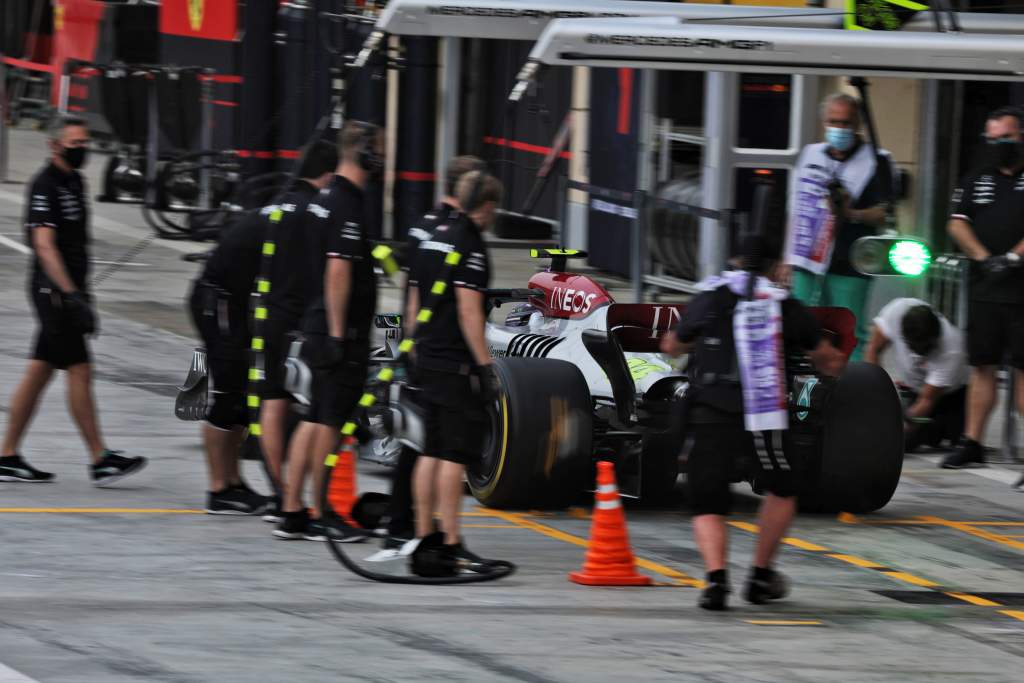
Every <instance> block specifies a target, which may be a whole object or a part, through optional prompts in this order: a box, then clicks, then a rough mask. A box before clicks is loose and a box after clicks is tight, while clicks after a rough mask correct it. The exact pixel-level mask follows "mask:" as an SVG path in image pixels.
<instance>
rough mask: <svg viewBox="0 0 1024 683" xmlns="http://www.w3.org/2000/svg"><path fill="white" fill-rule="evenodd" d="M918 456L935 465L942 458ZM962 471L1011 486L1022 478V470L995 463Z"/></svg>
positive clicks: (966, 468)
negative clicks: (996, 465)
mask: <svg viewBox="0 0 1024 683" xmlns="http://www.w3.org/2000/svg"><path fill="white" fill-rule="evenodd" d="M918 457H919V458H921V459H922V460H925V461H927V462H930V463H932V464H933V465H938V464H939V461H940V460H941V459H942V458H940V457H933V456H928V455H921V456H918ZM962 471H964V472H969V473H971V474H976V475H978V476H979V477H985V478H986V479H991V480H992V481H998V482H1000V483H1003V484H1007V485H1009V486H1013V485H1014V484H1016V483H1017V480H1019V479H1020V472H1016V471H1014V470H1008V469H1005V468H1002V467H995V466H994V465H989V466H988V467H965V468H963V470H962Z"/></svg>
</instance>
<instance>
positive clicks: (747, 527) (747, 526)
mask: <svg viewBox="0 0 1024 683" xmlns="http://www.w3.org/2000/svg"><path fill="white" fill-rule="evenodd" d="M729 525H730V526H734V527H736V528H737V529H743V530H744V531H749V532H750V533H752V534H756V533H757V532H758V531H759V529H758V526H757V525H756V524H751V523H750V522H729Z"/></svg>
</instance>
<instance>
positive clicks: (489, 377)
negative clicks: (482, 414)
mask: <svg viewBox="0 0 1024 683" xmlns="http://www.w3.org/2000/svg"><path fill="white" fill-rule="evenodd" d="M473 379H474V380H475V384H476V386H475V387H474V389H475V391H476V395H477V396H478V397H479V398H480V400H481V401H484V402H486V403H490V402H491V401H494V400H497V398H498V396H500V395H501V383H500V382H499V381H498V375H497V373H496V372H494V366H493V365H491V364H488V365H478V366H476V368H474V369H473Z"/></svg>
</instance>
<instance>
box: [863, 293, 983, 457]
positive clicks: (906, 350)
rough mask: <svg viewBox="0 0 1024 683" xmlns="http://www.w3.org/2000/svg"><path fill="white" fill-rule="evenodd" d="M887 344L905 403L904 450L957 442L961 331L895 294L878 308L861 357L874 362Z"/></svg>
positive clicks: (962, 382) (962, 399) (963, 360)
mask: <svg viewBox="0 0 1024 683" xmlns="http://www.w3.org/2000/svg"><path fill="white" fill-rule="evenodd" d="M886 349H889V350H890V351H891V354H890V355H889V356H888V358H889V366H890V370H891V372H892V377H893V380H894V381H895V383H896V386H897V387H899V389H900V393H901V394H903V396H904V398H905V399H907V400H909V402H910V405H909V406H908V407H907V408H906V410H905V412H904V415H905V417H906V421H905V425H906V427H905V433H906V437H905V441H904V444H905V449H906V452H908V453H911V452H913V451H914V450H916V449H917V448H918V447H919V446H921V445H927V446H931V447H933V448H937V447H939V446H940V445H941V444H942V442H943V441H944V440H945V441H948V442H949V444H950V445H956V443H957V440H958V439H959V438H960V434H961V433H963V429H964V413H965V409H966V401H967V389H966V385H967V380H968V377H969V375H970V370H969V368H968V367H967V352H966V350H965V348H964V339H963V335H962V334H961V333H960V330H958V329H956V328H955V327H953V325H952V324H950V322H949V321H948V320H946V319H945V318H944V317H943V316H942V315H940V314H938V313H936V312H935V311H933V310H932V308H931V306H929V305H928V304H926V303H925V302H923V301H921V300H920V299H911V298H901V299H893V300H892V301H890V302H889V303H888V304H886V306H885V307H884V308H883V309H882V310H881V311H879V312H878V316H877V317H876V318H875V321H874V325H873V326H872V328H871V339H870V341H869V342H868V347H867V350H866V351H865V352H864V360H865V361H866V362H868V363H874V364H875V365H878V364H879V362H880V357H881V354H882V352H883V351H884V350H886Z"/></svg>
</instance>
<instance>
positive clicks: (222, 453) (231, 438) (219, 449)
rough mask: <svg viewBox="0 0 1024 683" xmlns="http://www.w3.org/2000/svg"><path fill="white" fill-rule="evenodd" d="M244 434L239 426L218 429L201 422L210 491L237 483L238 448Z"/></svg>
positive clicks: (220, 489) (221, 489)
mask: <svg viewBox="0 0 1024 683" xmlns="http://www.w3.org/2000/svg"><path fill="white" fill-rule="evenodd" d="M244 435H245V432H244V430H242V429H241V428H235V429H218V428H217V427H214V426H213V425H211V424H208V423H204V424H203V444H204V445H205V446H206V465H207V468H208V469H209V474H210V491H213V492H217V491H223V490H224V489H225V488H226V487H228V486H229V485H231V484H237V483H238V448H239V446H240V445H241V442H242V438H244ZM232 476H234V480H232Z"/></svg>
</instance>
